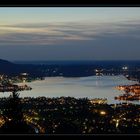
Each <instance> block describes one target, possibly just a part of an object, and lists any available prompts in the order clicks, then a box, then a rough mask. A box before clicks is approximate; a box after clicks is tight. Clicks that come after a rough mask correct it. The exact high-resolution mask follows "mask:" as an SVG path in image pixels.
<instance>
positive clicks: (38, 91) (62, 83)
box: [0, 75, 139, 104]
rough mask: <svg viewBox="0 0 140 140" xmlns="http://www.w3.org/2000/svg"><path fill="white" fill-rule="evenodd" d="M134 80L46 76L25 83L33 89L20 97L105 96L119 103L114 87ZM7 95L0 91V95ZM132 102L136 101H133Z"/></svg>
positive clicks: (110, 101) (119, 92)
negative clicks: (115, 98)
mask: <svg viewBox="0 0 140 140" xmlns="http://www.w3.org/2000/svg"><path fill="white" fill-rule="evenodd" d="M136 83H137V82H136V81H130V80H127V79H126V78H125V77H124V76H121V75H120V76H89V77H80V78H64V77H46V79H45V80H42V81H34V82H31V83H27V84H28V85H29V86H31V87H32V88H33V89H32V90H31V91H22V92H20V93H21V94H20V96H21V97H26V96H30V97H38V96H46V97H61V96H66V97H68V96H71V97H76V98H83V97H88V98H107V99H108V103H109V104H110V103H120V102H119V101H116V100H114V97H115V96H119V95H120V94H123V92H122V91H119V90H117V89H116V88H115V86H118V85H127V84H129V85H130V84H136ZM3 96H9V93H4V94H3V93H1V94H0V97H3ZM133 103H138V104H139V102H138V101H134V102H133Z"/></svg>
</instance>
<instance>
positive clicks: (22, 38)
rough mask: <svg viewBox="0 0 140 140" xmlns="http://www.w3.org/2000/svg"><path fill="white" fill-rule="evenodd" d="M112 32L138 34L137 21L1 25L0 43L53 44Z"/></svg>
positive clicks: (98, 37) (86, 38)
mask: <svg viewBox="0 0 140 140" xmlns="http://www.w3.org/2000/svg"><path fill="white" fill-rule="evenodd" d="M112 35H115V36H116V35H118V36H129V37H130V36H131V37H133V38H139V37H140V24H139V21H133V22H132V21H129V22H120V23H112V22H108V23H91V22H87V23H86V22H81V23H80V22H66V23H63V22H62V23H61V22H60V23H52V24H51V23H32V24H31V23H30V24H28V23H26V24H17V25H0V45H32V46H33V45H54V44H55V45H56V44H58V43H63V42H67V41H88V40H96V39H100V38H102V37H104V36H112Z"/></svg>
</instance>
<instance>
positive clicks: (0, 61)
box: [0, 59, 13, 66]
mask: <svg viewBox="0 0 140 140" xmlns="http://www.w3.org/2000/svg"><path fill="white" fill-rule="evenodd" d="M3 65H13V63H12V62H9V61H7V60H3V59H0V66H3Z"/></svg>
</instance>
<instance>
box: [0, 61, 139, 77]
mask: <svg viewBox="0 0 140 140" xmlns="http://www.w3.org/2000/svg"><path fill="white" fill-rule="evenodd" d="M124 66H127V67H128V68H129V69H128V70H127V73H128V74H130V75H132V76H135V77H140V74H139V69H140V61H76V62H74V61H71V62H69V61H68V62H67V61H60V62H59V61H58V62H53V63H52V62H45V63H33V64H29V63H28V64H24V63H23V64H19V63H11V62H9V61H5V60H0V74H6V75H9V76H13V75H18V74H19V73H22V72H26V73H29V75H30V77H45V76H64V77H82V76H91V75H95V74H96V73H95V69H99V70H100V72H101V73H103V74H106V75H109V74H123V73H124V71H123V70H122V67H124ZM125 73H126V71H125Z"/></svg>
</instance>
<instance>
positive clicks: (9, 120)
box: [0, 90, 35, 134]
mask: <svg viewBox="0 0 140 140" xmlns="http://www.w3.org/2000/svg"><path fill="white" fill-rule="evenodd" d="M5 108H6V111H5V113H4V118H5V122H6V123H5V124H4V125H3V126H2V127H1V129H0V132H1V133H6V134H8V133H9V134H22V133H25V134H28V133H35V132H34V129H33V128H32V127H31V126H29V125H28V124H27V123H26V121H24V118H23V112H22V104H21V101H20V98H19V93H17V90H14V91H13V92H12V95H10V97H9V98H8V100H7V102H6V106H5Z"/></svg>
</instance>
